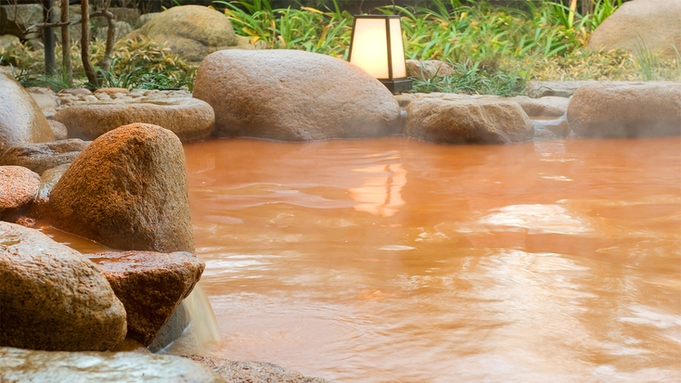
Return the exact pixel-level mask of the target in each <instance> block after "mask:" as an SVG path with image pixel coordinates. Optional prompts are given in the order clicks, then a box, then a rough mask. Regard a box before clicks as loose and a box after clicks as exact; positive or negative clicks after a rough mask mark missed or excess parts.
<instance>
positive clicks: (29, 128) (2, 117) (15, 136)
mask: <svg viewBox="0 0 681 383" xmlns="http://www.w3.org/2000/svg"><path fill="white" fill-rule="evenodd" d="M49 141H54V134H53V133H52V129H50V125H49V124H48V122H47V119H46V118H45V115H44V114H43V112H42V111H41V110H40V108H39V107H38V104H36V102H35V100H33V98H32V97H31V96H30V95H29V94H28V93H27V92H26V90H24V88H23V87H22V86H21V85H20V84H19V83H18V82H17V81H16V80H15V79H14V77H12V76H11V75H10V74H8V73H5V72H2V71H0V154H2V152H4V151H5V149H7V148H8V147H10V146H13V145H17V144H26V143H39V142H49Z"/></svg>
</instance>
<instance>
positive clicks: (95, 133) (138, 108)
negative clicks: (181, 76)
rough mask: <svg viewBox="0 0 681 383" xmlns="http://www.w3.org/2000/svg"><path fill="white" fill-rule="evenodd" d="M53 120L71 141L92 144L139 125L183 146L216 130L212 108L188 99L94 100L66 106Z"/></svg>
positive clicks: (202, 102)
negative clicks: (170, 134)
mask: <svg viewBox="0 0 681 383" xmlns="http://www.w3.org/2000/svg"><path fill="white" fill-rule="evenodd" d="M100 93H104V92H100ZM112 94H114V95H115V93H112ZM53 118H54V119H55V120H56V121H59V122H61V123H63V124H64V125H66V128H67V129H68V132H69V136H70V137H78V138H83V139H86V140H94V139H95V138H97V137H99V136H101V135H102V134H104V133H106V132H109V131H111V130H114V129H116V128H118V127H119V126H123V125H128V124H133V123H136V122H142V123H147V124H154V125H158V126H162V127H164V128H166V129H168V130H170V131H172V132H173V133H175V134H176V135H177V136H178V137H179V138H180V140H181V141H182V142H189V141H197V140H203V139H206V138H208V137H209V136H210V135H211V134H212V133H213V127H214V126H215V114H214V113H213V108H211V107H210V105H208V104H207V103H206V102H204V101H201V100H197V99H195V98H190V97H176V98H171V97H168V98H164V99H162V100H156V99H153V98H137V99H128V100H126V101H125V102H121V101H117V100H111V101H101V100H97V101H95V102H92V103H83V104H76V105H71V106H68V107H66V108H64V109H62V110H60V111H59V112H57V113H56V114H55V115H54V117H53Z"/></svg>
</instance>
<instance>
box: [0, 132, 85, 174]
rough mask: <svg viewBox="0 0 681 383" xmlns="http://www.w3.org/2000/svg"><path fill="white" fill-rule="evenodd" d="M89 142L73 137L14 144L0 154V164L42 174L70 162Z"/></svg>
mask: <svg viewBox="0 0 681 383" xmlns="http://www.w3.org/2000/svg"><path fill="white" fill-rule="evenodd" d="M89 144H90V142H86V141H83V140H80V139H77V138H74V139H70V140H62V141H54V142H45V143H41V144H23V145H15V146H12V147H10V148H8V149H7V150H6V151H5V153H4V154H2V155H0V165H18V166H23V167H26V168H29V169H31V170H33V171H34V172H36V173H38V174H42V173H43V172H44V171H46V170H48V169H51V168H54V167H57V166H60V165H64V164H68V163H71V162H72V161H73V160H74V159H75V158H76V157H77V156H78V155H79V154H80V152H82V151H83V149H85V148H86V147H87V146H88V145H89Z"/></svg>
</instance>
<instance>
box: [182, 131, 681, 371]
mask: <svg viewBox="0 0 681 383" xmlns="http://www.w3.org/2000/svg"><path fill="white" fill-rule="evenodd" d="M185 150H186V155H187V167H188V173H189V193H190V204H191V211H192V221H193V224H194V230H195V236H196V244H197V255H198V256H199V257H200V258H201V259H202V260H204V261H205V262H206V264H207V268H206V272H205V274H204V277H203V280H202V281H203V286H204V288H205V290H206V292H207V294H208V296H209V298H210V301H211V303H212V305H213V307H214V309H215V313H216V315H217V317H218V321H219V324H220V327H221V330H222V334H223V338H224V346H223V347H222V348H221V349H219V350H217V351H216V352H215V353H214V355H215V356H219V357H224V358H229V359H236V360H259V361H268V362H273V363H277V364H280V365H282V366H286V367H288V368H292V369H295V370H298V371H300V372H302V373H304V374H306V375H311V376H320V377H324V378H328V379H332V380H336V381H341V382H453V381H466V382H475V381H480V382H482V381H484V382H672V381H681V139H680V138H678V137H672V138H659V139H645V140H566V141H544V142H534V143H526V144H518V145H506V146H476V145H470V146H451V145H433V144H427V143H421V142H418V141H413V140H408V139H404V138H397V137H396V138H384V139H372V140H349V141H329V142H317V143H306V144H299V143H295V144H294V143H277V142H267V141H256V140H215V141H207V142H200V143H193V144H188V145H186V146H185Z"/></svg>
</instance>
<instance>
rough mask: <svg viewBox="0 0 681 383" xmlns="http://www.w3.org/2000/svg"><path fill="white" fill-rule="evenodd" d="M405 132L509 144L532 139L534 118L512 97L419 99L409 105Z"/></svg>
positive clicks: (428, 138)
mask: <svg viewBox="0 0 681 383" xmlns="http://www.w3.org/2000/svg"><path fill="white" fill-rule="evenodd" d="M406 134H407V135H408V136H409V137H414V138H418V139H421V140H424V141H431V142H440V143H451V144H467V143H477V144H506V143H511V142H521V141H527V140H531V139H532V137H533V136H534V127H533V125H532V121H531V120H530V119H529V117H528V116H527V114H526V113H525V112H524V111H523V110H522V108H521V107H520V105H518V103H516V102H512V101H491V100H471V99H463V100H460V101H453V100H452V101H450V100H442V99H434V98H430V99H429V98H422V99H416V100H414V101H412V102H411V103H409V106H408V107H407V127H406Z"/></svg>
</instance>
